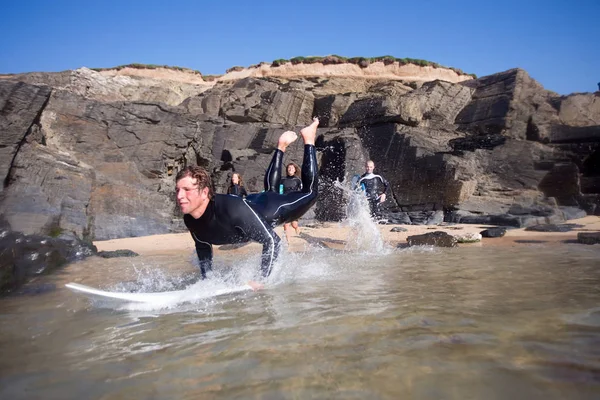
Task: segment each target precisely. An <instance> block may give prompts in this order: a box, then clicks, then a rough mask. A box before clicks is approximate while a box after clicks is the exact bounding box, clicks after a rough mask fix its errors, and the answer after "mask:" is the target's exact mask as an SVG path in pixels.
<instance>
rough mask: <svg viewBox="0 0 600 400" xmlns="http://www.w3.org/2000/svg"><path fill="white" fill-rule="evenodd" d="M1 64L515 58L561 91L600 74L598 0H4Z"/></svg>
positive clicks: (468, 63) (17, 67)
mask: <svg viewBox="0 0 600 400" xmlns="http://www.w3.org/2000/svg"><path fill="white" fill-rule="evenodd" d="M0 10H2V24H1V25H0V33H1V35H2V36H1V38H2V39H1V40H0V73H19V72H29V71H62V70H67V69H76V68H79V67H82V66H86V67H90V68H94V67H111V66H116V65H122V64H129V63H145V64H167V65H176V66H182V67H188V68H192V69H196V70H199V71H201V72H202V73H203V74H222V73H224V72H225V70H226V69H227V68H230V67H232V66H236V65H240V66H248V65H251V64H256V63H259V62H261V61H267V62H270V61H273V60H275V59H277V58H291V57H295V56H309V55H328V54H338V55H341V56H347V57H352V56H365V57H373V56H382V55H392V56H395V57H411V58H421V59H425V60H429V61H435V62H438V63H440V64H442V65H446V66H452V67H456V68H460V69H462V70H463V71H465V72H468V73H475V74H477V75H478V76H484V75H489V74H493V73H496V72H500V71H504V70H507V69H510V68H515V67H520V68H523V69H525V70H527V72H529V74H530V75H531V76H533V77H534V78H535V79H537V80H538V81H539V82H540V83H542V85H544V86H545V87H546V88H547V89H550V90H553V91H556V92H558V93H560V94H567V93H571V92H586V91H595V90H597V89H598V86H597V83H598V82H600V0H572V1H566V0H564V1H560V0H543V1H542V0H530V1H528V0H519V1H514V0H503V1H484V0H479V1H460V0H455V1H436V0H421V1H419V0H416V1H415V0H412V1H408V2H405V1H401V0H390V1H383V0H369V1H354V0H346V1H326V0H320V1H313V0H306V1H299V2H297V1H286V0H280V1H270V0H269V1H260V0H258V1H248V0H245V1H238V0H229V1H226V0H224V1H202V0H197V1H191V0H190V1H177V0H170V1H166V0H163V1H154V0H145V1H141V0H140V1H136V0H129V1H128V0H122V1H112V0H111V1H109V0H107V1H102V0H99V1H85V0H79V1H65V0H45V1H39V0H25V1H16V0H10V1H9V0H0Z"/></svg>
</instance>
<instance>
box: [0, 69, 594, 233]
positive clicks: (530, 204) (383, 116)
mask: <svg viewBox="0 0 600 400" xmlns="http://www.w3.org/2000/svg"><path fill="white" fill-rule="evenodd" d="M278 68H282V67H278ZM419 68H422V67H419ZM425 68H429V67H425ZM256 69H259V68H258V67H256ZM276 69H277V68H271V70H272V71H274V70H276ZM432 69H435V68H432ZM280 71H287V70H285V69H280ZM314 71H315V70H313V73H314ZM237 72H242V71H237ZM363 72H364V71H363ZM451 72H452V71H451ZM286 73H287V72H286ZM267 75H268V74H267ZM456 76H457V77H459V78H460V76H461V75H456ZM463 77H465V79H466V76H464V75H463ZM171 78H172V77H171ZM238 78H240V77H238ZM422 78H423V79H416V78H415V77H414V76H413V75H410V74H409V75H407V76H405V77H401V76H395V77H393V78H390V77H389V76H383V75H382V76H379V77H378V78H377V79H372V77H371V78H365V77H364V76H363V77H359V76H354V75H352V74H350V76H347V75H342V76H315V75H311V76H303V77H300V75H285V74H283V76H277V77H275V76H261V77H252V76H249V75H248V76H246V77H243V78H241V79H234V76H233V75H231V73H230V74H229V76H228V77H227V76H226V77H223V79H220V80H219V81H217V82H212V83H205V82H202V81H200V80H198V81H194V82H192V81H182V80H176V79H169V78H168V77H167V78H165V77H159V76H145V77H140V76H127V75H117V74H111V73H99V72H95V71H92V70H88V69H80V70H76V71H67V72H63V73H58V74H44V73H35V74H23V75H13V76H4V77H3V79H0V153H1V154H2V157H1V159H0V173H1V174H2V175H1V176H2V179H3V183H4V184H3V186H2V189H1V190H2V191H1V192H0V214H1V215H2V216H3V217H4V219H5V220H6V221H7V223H8V224H10V227H11V228H12V229H13V230H15V231H20V232H24V233H46V234H47V233H51V232H61V231H63V232H64V231H68V232H74V233H75V234H76V235H77V236H79V237H82V238H87V239H108V238H117V237H126V236H140V235H148V234H155V233H165V232H170V231H178V230H181V228H182V225H181V216H180V215H178V213H177V210H176V207H175V203H174V197H173V189H174V176H175V174H176V173H177V171H178V170H179V169H181V168H182V167H183V166H185V165H187V164H190V163H193V164H199V165H202V166H204V167H206V168H208V169H209V170H210V171H211V173H212V175H213V178H214V182H215V186H216V190H217V192H224V191H225V187H226V185H227V180H228V178H229V176H230V174H231V173H232V172H233V171H235V172H239V173H241V174H242V175H243V177H244V179H245V181H246V183H247V186H248V189H249V190H250V191H260V190H261V189H262V187H261V185H262V176H263V173H264V170H265V168H266V166H267V164H268V162H269V160H270V153H271V151H272V150H273V148H274V147H273V145H274V144H275V143H276V138H277V137H278V135H279V134H280V133H281V132H283V131H284V130H287V129H295V130H298V129H299V128H300V127H301V126H304V125H306V124H308V123H309V122H310V120H311V117H312V116H315V115H316V116H319V117H320V118H321V121H322V123H321V127H320V128H319V138H318V149H319V158H320V173H321V176H322V179H321V188H320V189H321V193H320V197H319V200H318V203H317V205H316V207H315V209H314V213H311V215H309V216H307V217H311V218H318V219H321V220H336V219H340V218H343V217H344V210H345V200H344V198H343V196H342V195H341V193H339V191H338V190H337V189H336V188H335V187H334V185H333V184H332V182H334V181H335V180H344V179H348V178H349V177H351V176H352V175H353V174H355V173H362V171H363V163H364V161H365V160H367V159H369V158H371V159H373V160H374V161H375V163H376V169H377V171H378V172H379V173H381V174H382V175H384V176H385V177H386V178H388V179H389V181H390V183H391V195H390V196H389V200H388V201H387V202H386V203H387V204H386V208H387V211H388V218H389V219H390V220H394V221H398V222H405V223H414V224H417V223H433V222H439V221H440V220H441V219H442V218H445V219H446V220H448V221H462V222H494V223H498V224H504V225H513V226H525V225H530V224H534V223H540V222H556V221H559V220H564V219H565V218H568V217H570V216H574V215H581V213H582V212H587V213H596V214H598V213H599V212H600V202H599V196H600V151H599V143H600V122H599V121H600V109H599V104H600V100H599V97H598V95H597V94H576V95H572V96H565V97H561V96H558V95H556V94H554V93H552V92H549V91H546V90H545V89H544V88H543V87H542V86H541V85H540V84H539V83H537V82H536V81H535V80H533V79H532V78H530V77H529V76H528V75H527V73H526V72H525V71H523V70H518V69H515V70H510V71H506V72H502V73H498V74H494V75H491V76H487V77H482V78H479V79H470V78H469V79H466V80H463V79H462V78H460V79H459V78H456V79H454V80H453V79H449V78H448V77H447V76H437V75H436V76H433V75H432V76H430V77H429V78H427V77H425V76H424V75H422ZM301 152H302V146H301V145H300V144H295V145H293V146H292V147H291V148H290V149H289V151H288V154H287V156H286V161H287V160H290V161H294V162H296V163H298V162H300V161H301ZM582 210H584V211H582Z"/></svg>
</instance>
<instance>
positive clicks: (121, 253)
mask: <svg viewBox="0 0 600 400" xmlns="http://www.w3.org/2000/svg"><path fill="white" fill-rule="evenodd" d="M97 255H98V256H99V257H102V258H117V257H137V256H139V254H138V253H136V252H135V251H132V250H113V251H100V252H98V254H97Z"/></svg>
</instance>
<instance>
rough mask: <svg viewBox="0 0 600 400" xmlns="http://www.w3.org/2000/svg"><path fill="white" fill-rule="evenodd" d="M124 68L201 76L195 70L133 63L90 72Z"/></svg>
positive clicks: (95, 69)
mask: <svg viewBox="0 0 600 400" xmlns="http://www.w3.org/2000/svg"><path fill="white" fill-rule="evenodd" d="M124 68H134V69H158V68H164V69H171V70H173V71H181V72H189V73H192V74H198V75H202V74H201V73H200V71H197V70H195V69H190V68H184V67H178V66H173V65H156V64H139V63H133V64H125V65H117V66H116V67H110V68H90V69H91V70H94V71H97V72H100V71H111V70H117V71H119V70H122V69H124Z"/></svg>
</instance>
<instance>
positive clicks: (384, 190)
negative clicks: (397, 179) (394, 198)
mask: <svg viewBox="0 0 600 400" xmlns="http://www.w3.org/2000/svg"><path fill="white" fill-rule="evenodd" d="M381 182H382V183H383V193H384V194H385V195H386V196H387V192H388V188H389V187H390V183H389V182H388V181H387V180H386V179H385V178H384V177H383V176H382V177H381ZM383 193H382V194H383Z"/></svg>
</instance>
